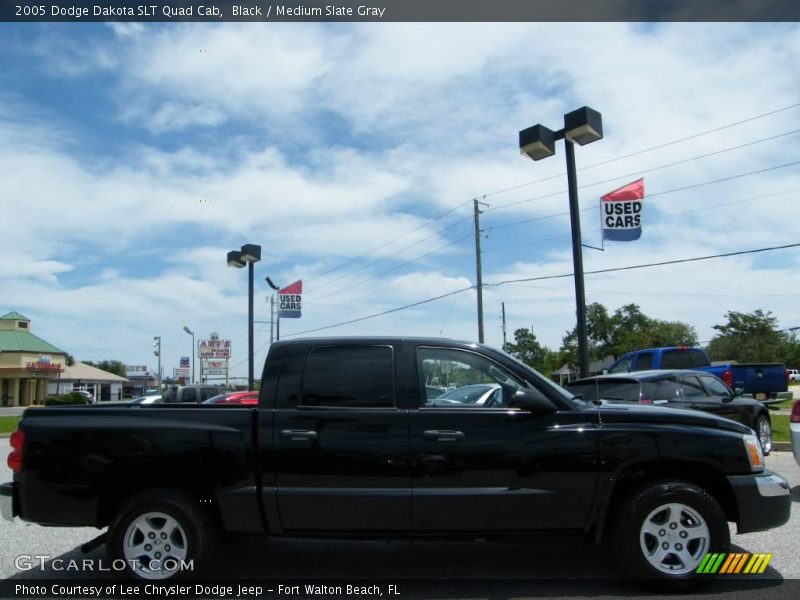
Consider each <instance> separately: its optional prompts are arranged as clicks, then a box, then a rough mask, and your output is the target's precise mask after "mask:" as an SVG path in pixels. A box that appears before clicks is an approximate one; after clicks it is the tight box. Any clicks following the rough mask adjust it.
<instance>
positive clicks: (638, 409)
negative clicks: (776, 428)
mask: <svg viewBox="0 0 800 600" xmlns="http://www.w3.org/2000/svg"><path fill="white" fill-rule="evenodd" d="M589 410H592V411H595V412H597V414H598V418H599V420H600V423H605V424H610V423H647V424H649V423H653V424H658V425H694V426H698V427H709V428H712V429H724V430H726V431H733V432H735V433H751V432H752V430H751V429H750V428H749V427H747V426H745V425H742V424H741V423H737V422H736V421H731V420H730V419H724V418H722V417H718V416H716V415H712V414H709V413H705V412H701V411H699V410H688V409H687V410H684V409H680V408H664V407H662V406H651V405H649V404H613V403H609V404H603V405H601V406H594V407H592V408H590V409H589Z"/></svg>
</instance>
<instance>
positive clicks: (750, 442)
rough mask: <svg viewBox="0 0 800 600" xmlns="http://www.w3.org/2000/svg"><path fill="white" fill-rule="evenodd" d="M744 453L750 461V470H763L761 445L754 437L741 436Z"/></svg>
mask: <svg viewBox="0 0 800 600" xmlns="http://www.w3.org/2000/svg"><path fill="white" fill-rule="evenodd" d="M742 441H743V442H744V451H745V453H746V454H747V459H748V460H749V461H750V469H751V470H753V471H763V470H764V454H763V452H761V444H760V443H759V442H758V439H757V438H756V436H754V435H749V434H748V435H743V436H742Z"/></svg>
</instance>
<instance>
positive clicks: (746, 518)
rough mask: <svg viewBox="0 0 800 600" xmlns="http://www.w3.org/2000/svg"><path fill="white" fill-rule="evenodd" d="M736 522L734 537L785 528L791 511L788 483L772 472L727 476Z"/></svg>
mask: <svg viewBox="0 0 800 600" xmlns="http://www.w3.org/2000/svg"><path fill="white" fill-rule="evenodd" d="M728 482H729V483H730V484H731V488H732V489H733V494H734V496H735V497H736V506H737V507H738V511H739V519H738V521H737V522H736V532H737V533H751V532H753V531H765V530H767V529H773V528H775V527H780V526H781V525H784V524H785V523H786V522H787V521H788V520H789V511H790V510H791V507H792V498H791V489H790V486H789V482H788V481H786V480H785V479H784V478H783V477H781V476H780V475H778V474H777V473H773V472H772V471H764V472H763V473H753V474H752V475H729V476H728Z"/></svg>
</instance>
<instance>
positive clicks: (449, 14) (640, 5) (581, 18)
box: [0, 0, 800, 22]
mask: <svg viewBox="0 0 800 600" xmlns="http://www.w3.org/2000/svg"><path fill="white" fill-rule="evenodd" d="M0 20H2V21H5V22H81V21H107V22H108V21H129V22H131V21H137V22H170V21H181V22H226V21H227V22H231V21H254V22H270V21H282V22H287V21H351V22H354V21H371V22H380V21H387V22H388V21H403V22H413V21H418V22H436V21H441V22H502V21H523V22H591V21H595V22H600V21H615V22H689V21H696V22H725V21H727V22H756V21H772V22H794V21H800V2H798V0H361V1H352V0H333V1H328V2H319V1H315V0H303V1H296V2H292V1H275V0H260V1H246V0H244V1H241V2H232V1H229V0H222V1H213V0H211V1H208V2H203V1H200V2H190V1H186V0H167V1H164V0H140V1H132V2H131V1H124V0H123V1H106V2H101V1H97V0H89V1H86V0H50V1H37V0H0Z"/></svg>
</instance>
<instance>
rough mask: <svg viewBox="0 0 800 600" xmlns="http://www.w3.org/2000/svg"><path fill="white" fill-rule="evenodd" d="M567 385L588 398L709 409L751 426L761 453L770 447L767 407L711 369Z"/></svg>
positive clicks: (631, 375) (592, 379)
mask: <svg viewBox="0 0 800 600" xmlns="http://www.w3.org/2000/svg"><path fill="white" fill-rule="evenodd" d="M567 389H569V391H571V392H572V393H573V394H575V395H580V396H581V397H582V398H583V399H584V400H589V401H594V400H607V401H611V402H638V403H640V404H660V405H662V406H667V407H670V408H692V409H695V410H702V411H704V412H710V413H713V414H715V415H718V416H720V417H725V418H727V419H732V420H734V421H738V422H739V423H741V424H742V425H746V426H747V427H749V428H750V429H753V430H754V431H755V432H756V435H757V436H758V440H759V442H760V443H761V449H762V450H763V451H764V454H769V453H770V452H771V451H772V421H771V419H770V416H769V410H767V407H766V406H764V404H763V403H762V402H759V401H758V400H755V399H753V398H745V397H743V396H742V395H741V393H740V392H734V391H732V390H731V389H730V388H729V387H728V386H727V385H725V384H724V383H723V382H722V381H721V380H720V379H719V378H718V377H715V376H714V375H711V374H710V373H704V372H703V371H692V370H659V371H638V372H634V373H626V374H624V375H623V374H614V375H599V376H597V377H587V378H585V379H578V380H575V381H572V382H570V383H569V384H567Z"/></svg>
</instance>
